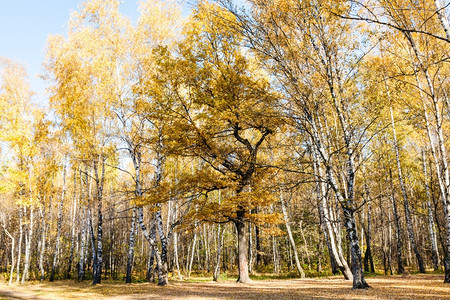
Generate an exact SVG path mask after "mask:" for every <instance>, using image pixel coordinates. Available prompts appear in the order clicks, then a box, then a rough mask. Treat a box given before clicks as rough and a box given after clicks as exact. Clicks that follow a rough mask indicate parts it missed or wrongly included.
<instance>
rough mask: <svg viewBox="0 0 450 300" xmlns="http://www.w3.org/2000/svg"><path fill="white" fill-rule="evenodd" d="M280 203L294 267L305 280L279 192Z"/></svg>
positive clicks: (284, 205)
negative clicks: (292, 254) (292, 253)
mask: <svg viewBox="0 0 450 300" xmlns="http://www.w3.org/2000/svg"><path fill="white" fill-rule="evenodd" d="M280 202H281V210H282V212H283V218H284V224H285V226H286V231H287V234H288V237H289V242H290V243H291V248H292V251H293V252H294V259H295V266H296V267H297V271H298V273H299V275H300V277H301V278H305V271H304V270H303V268H302V266H301V265H300V261H299V259H298V252H297V247H296V245H295V241H294V237H293V236H292V231H291V225H290V223H289V216H288V212H287V209H286V204H285V202H284V197H283V192H282V191H281V190H280Z"/></svg>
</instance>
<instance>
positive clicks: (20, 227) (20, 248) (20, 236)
mask: <svg viewBox="0 0 450 300" xmlns="http://www.w3.org/2000/svg"><path fill="white" fill-rule="evenodd" d="M22 219H23V208H22V206H19V249H18V251H17V273H16V274H17V277H16V282H17V283H19V281H20V258H21V257H22V238H23V224H22Z"/></svg>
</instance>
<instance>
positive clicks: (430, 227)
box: [422, 0, 439, 271]
mask: <svg viewBox="0 0 450 300" xmlns="http://www.w3.org/2000/svg"><path fill="white" fill-rule="evenodd" d="M437 1H438V0H437ZM422 168H423V175H424V178H425V193H426V195H427V209H428V230H429V231H430V243H431V259H432V261H433V267H434V270H435V271H436V270H438V269H439V255H438V253H437V240H436V232H435V229H434V219H433V210H432V209H431V195H430V186H429V184H428V182H429V180H428V172H427V162H426V159H425V151H422Z"/></svg>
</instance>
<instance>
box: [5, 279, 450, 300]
mask: <svg viewBox="0 0 450 300" xmlns="http://www.w3.org/2000/svg"><path fill="white" fill-rule="evenodd" d="M367 282H368V283H369V284H370V285H371V286H372V288H370V289H367V290H352V289H351V282H349V281H344V280H343V279H342V278H340V277H329V278H320V279H317V278H316V279H289V280H279V279H277V280H275V279H271V280H254V281H253V282H252V283H250V284H246V285H243V284H238V283H235V282H234V281H233V280H224V281H221V282H218V283H217V282H213V281H197V282H195V281H194V282H187V281H171V282H170V285H169V286H166V287H158V286H155V285H154V284H151V283H132V284H123V283H117V282H108V281H105V282H104V283H102V284H101V285H96V286H91V285H90V284H89V282H74V281H67V280H63V281H57V282H53V283H50V282H44V283H38V282H29V283H26V284H25V285H12V286H7V285H6V284H5V283H1V284H0V298H1V299H67V298H69V299H450V285H448V284H447V285H446V284H444V283H443V276H442V275H432V274H427V275H411V276H407V277H402V276H390V277H384V276H377V277H371V278H368V279H367Z"/></svg>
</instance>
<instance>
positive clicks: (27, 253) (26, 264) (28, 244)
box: [22, 206, 34, 284]
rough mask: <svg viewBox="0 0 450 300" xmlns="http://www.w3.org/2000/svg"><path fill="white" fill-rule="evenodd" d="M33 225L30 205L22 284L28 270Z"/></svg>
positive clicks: (32, 211)
mask: <svg viewBox="0 0 450 300" xmlns="http://www.w3.org/2000/svg"><path fill="white" fill-rule="evenodd" d="M33 227H34V209H33V206H30V223H29V224H28V235H27V236H26V237H25V241H26V244H25V245H26V246H25V264H24V267H23V274H22V284H23V283H24V282H25V280H28V272H29V269H30V258H31V243H32V242H33Z"/></svg>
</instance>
